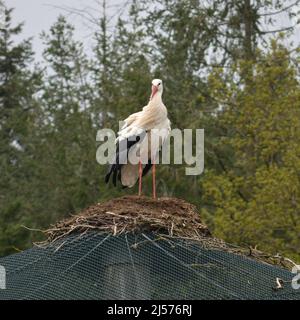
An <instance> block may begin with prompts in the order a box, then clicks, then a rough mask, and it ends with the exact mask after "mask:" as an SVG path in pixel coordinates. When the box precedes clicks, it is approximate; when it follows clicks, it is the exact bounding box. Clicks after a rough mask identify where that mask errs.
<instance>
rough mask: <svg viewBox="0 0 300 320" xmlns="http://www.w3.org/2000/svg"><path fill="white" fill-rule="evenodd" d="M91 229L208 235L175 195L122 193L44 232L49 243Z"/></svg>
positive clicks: (193, 212) (191, 208)
mask: <svg viewBox="0 0 300 320" xmlns="http://www.w3.org/2000/svg"><path fill="white" fill-rule="evenodd" d="M90 230H93V231H95V230H97V231H102V232H110V233H112V234H113V235H119V234H122V233H127V232H133V233H135V232H155V233H157V234H164V235H169V236H171V237H173V236H175V237H184V238H192V239H198V238H203V237H211V233H210V231H209V230H208V228H207V226H206V225H205V224H204V223H203V222H202V221H201V220H200V217H199V214H198V212H197V209H196V207H195V206H194V205H192V204H190V203H188V202H186V201H184V200H181V199H176V198H160V199H158V200H153V199H151V198H147V197H137V196H125V197H122V198H117V199H113V200H109V201H107V202H104V203H97V204H96V205H93V206H90V207H88V208H87V209H85V210H83V211H82V212H81V213H80V214H78V215H74V216H71V217H70V218H68V219H65V220H62V221H60V222H58V223H57V224H56V225H54V226H52V227H51V228H49V229H48V230H46V231H45V233H46V235H47V238H48V239H47V241H48V242H54V241H56V240H58V239H60V238H62V237H65V236H67V235H69V234H71V233H75V232H76V233H81V234H82V233H85V232H87V231H90Z"/></svg>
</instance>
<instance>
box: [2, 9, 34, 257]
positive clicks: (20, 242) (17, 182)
mask: <svg viewBox="0 0 300 320" xmlns="http://www.w3.org/2000/svg"><path fill="white" fill-rule="evenodd" d="M11 14H12V9H6V8H4V25H3V26H2V28H1V29H0V128H1V130H0V150H1V151H0V168H1V169H0V171H1V181H0V254H1V253H8V252H11V251H12V249H13V246H16V247H18V246H20V247H23V246H24V245H26V244H25V243H24V242H25V241H26V240H28V239H26V240H25V239H24V237H25V236H24V233H25V232H24V230H23V231H22V230H20V224H21V223H22V222H24V221H25V220H26V217H27V213H28V211H27V210H26V208H27V207H28V205H29V203H28V201H27V198H26V191H25V190H26V189H27V188H28V178H29V177H30V173H31V172H32V171H31V169H30V168H31V164H32V162H33V161H32V150H33V149H34V146H33V144H34V141H32V139H31V138H32V133H33V131H34V129H33V127H34V124H35V120H36V116H37V113H38V105H37V103H36V99H35V98H34V95H35V94H36V93H37V91H38V89H39V84H40V77H39V73H38V71H37V70H33V71H32V66H31V65H30V64H31V63H32V59H33V52H32V49H31V43H30V41H29V40H25V41H23V42H21V43H18V44H15V43H14V41H13V37H14V36H16V35H19V34H20V33H21V32H22V24H19V25H17V26H15V27H14V26H12V24H11Z"/></svg>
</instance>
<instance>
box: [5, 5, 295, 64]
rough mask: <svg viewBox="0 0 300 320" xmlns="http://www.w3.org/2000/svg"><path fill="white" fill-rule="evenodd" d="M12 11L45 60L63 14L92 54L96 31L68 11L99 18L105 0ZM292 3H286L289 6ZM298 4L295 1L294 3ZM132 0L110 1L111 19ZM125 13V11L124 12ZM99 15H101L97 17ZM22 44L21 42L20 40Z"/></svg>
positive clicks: (24, 35) (19, 7) (283, 19)
mask: <svg viewBox="0 0 300 320" xmlns="http://www.w3.org/2000/svg"><path fill="white" fill-rule="evenodd" d="M4 1H5V3H6V5H7V7H8V8H11V7H13V8H15V10H14V13H13V22H14V23H16V22H25V25H24V29H23V32H22V34H21V35H20V39H24V38H28V37H33V48H34V51H35V52H36V58H37V59H40V58H41V53H42V49H43V46H42V42H41V40H40V38H39V35H40V33H41V32H42V31H43V30H44V31H48V30H49V29H50V27H51V25H52V24H53V23H54V22H55V20H56V19H57V17H58V15H59V14H64V15H68V19H69V21H70V22H71V23H72V24H73V25H74V26H75V28H76V29H75V38H76V39H78V40H81V41H83V42H84V44H85V48H86V53H87V54H89V53H91V43H92V40H91V34H92V30H91V29H90V28H89V26H88V25H87V24H88V22H87V21H84V20H83V19H82V18H81V17H80V16H78V15H74V14H73V15H71V16H70V15H69V12H68V11H67V10H65V9H67V8H75V9H87V10H88V11H89V12H90V13H91V14H92V15H93V16H97V17H99V16H100V14H101V11H102V10H101V7H100V5H99V3H101V2H102V0H4ZM290 1H292V0H286V3H288V2H290ZM293 1H294V0H293ZM129 2H130V1H128V0H107V4H108V10H107V11H108V16H109V17H111V16H114V15H118V14H119V13H120V12H123V14H126V11H122V8H123V7H124V4H126V3H129ZM120 10H121V11H120ZM97 11H98V13H97ZM287 25H290V21H289V19H288V17H287V16H281V17H280V19H279V21H278V23H277V25H276V26H275V28H276V29H278V28H279V27H284V26H287ZM18 40H19V39H18ZM293 40H294V42H295V44H297V45H299V44H300V28H299V27H298V28H297V30H296V32H295V35H294V37H293Z"/></svg>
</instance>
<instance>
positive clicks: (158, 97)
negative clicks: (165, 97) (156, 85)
mask: <svg viewBox="0 0 300 320" xmlns="http://www.w3.org/2000/svg"><path fill="white" fill-rule="evenodd" d="M160 103H162V97H161V92H157V93H156V94H155V95H154V97H152V98H150V100H149V103H148V105H149V106H150V105H151V106H152V105H157V104H160Z"/></svg>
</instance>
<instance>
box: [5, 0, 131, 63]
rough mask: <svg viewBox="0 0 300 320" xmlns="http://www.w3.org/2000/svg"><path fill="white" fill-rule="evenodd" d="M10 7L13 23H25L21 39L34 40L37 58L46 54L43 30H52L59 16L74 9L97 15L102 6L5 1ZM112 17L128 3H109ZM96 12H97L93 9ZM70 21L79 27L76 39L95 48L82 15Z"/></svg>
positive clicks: (71, 0)
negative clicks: (42, 37) (42, 38)
mask: <svg viewBox="0 0 300 320" xmlns="http://www.w3.org/2000/svg"><path fill="white" fill-rule="evenodd" d="M5 3H6V6H7V7H8V8H15V10H14V12H13V23H17V22H24V23H25V25H24V28H23V32H22V34H21V35H20V39H24V38H29V37H33V48H34V51H35V52H36V57H37V59H40V57H41V53H42V49H43V46H42V42H41V40H40V38H39V35H40V33H41V32H42V31H48V30H49V29H50V27H51V26H52V25H53V23H54V22H55V21H56V19H57V17H58V15H59V14H64V15H69V13H68V11H67V10H64V8H65V9H67V8H69V7H73V8H77V9H83V8H87V10H89V11H90V12H93V14H94V15H95V16H96V13H97V11H96V10H99V16H100V13H101V7H100V6H99V1H97V0H5ZM107 3H108V6H109V8H108V15H109V16H111V15H113V14H114V13H115V12H116V13H118V11H119V10H120V8H122V7H123V6H124V4H125V3H126V1H125V0H108V1H107ZM93 9H94V10H93ZM68 19H69V21H70V22H71V23H72V24H73V25H74V26H75V28H76V29H75V38H76V39H78V40H81V41H84V42H85V45H86V50H87V51H89V48H90V47H91V32H92V31H91V29H90V28H89V25H88V21H84V20H83V19H82V18H81V17H80V16H78V15H76V14H73V15H71V16H70V15H69V17H68Z"/></svg>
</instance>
